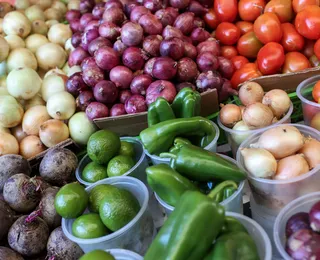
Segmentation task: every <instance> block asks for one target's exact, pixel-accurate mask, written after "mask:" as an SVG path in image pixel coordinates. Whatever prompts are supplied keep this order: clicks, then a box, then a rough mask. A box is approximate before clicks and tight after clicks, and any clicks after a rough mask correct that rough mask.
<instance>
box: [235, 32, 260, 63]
mask: <svg viewBox="0 0 320 260" xmlns="http://www.w3.org/2000/svg"><path fill="white" fill-rule="evenodd" d="M262 46H263V44H262V43H261V42H260V41H259V40H258V38H257V37H256V35H255V34H254V32H248V33H246V34H245V35H242V36H241V37H240V39H239V40H238V43H237V50H238V52H239V54H240V55H242V56H245V57H246V58H256V57H257V54H258V52H259V50H260V49H261V48H262Z"/></svg>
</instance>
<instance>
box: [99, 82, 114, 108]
mask: <svg viewBox="0 0 320 260" xmlns="http://www.w3.org/2000/svg"><path fill="white" fill-rule="evenodd" d="M93 95H94V97H95V99H96V100H97V101H98V102H101V103H104V104H112V103H114V102H115V101H116V99H117V97H118V89H117V87H116V85H115V84H114V83H113V82H112V81H109V80H102V81H100V82H99V83H98V84H97V85H95V86H94V88H93Z"/></svg>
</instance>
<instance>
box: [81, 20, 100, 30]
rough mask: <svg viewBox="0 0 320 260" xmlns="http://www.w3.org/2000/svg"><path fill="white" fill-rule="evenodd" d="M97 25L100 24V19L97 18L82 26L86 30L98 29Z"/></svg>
mask: <svg viewBox="0 0 320 260" xmlns="http://www.w3.org/2000/svg"><path fill="white" fill-rule="evenodd" d="M99 26H100V21H99V20H91V21H90V22H89V23H88V24H87V26H86V28H84V31H85V32H87V31H89V30H91V29H99Z"/></svg>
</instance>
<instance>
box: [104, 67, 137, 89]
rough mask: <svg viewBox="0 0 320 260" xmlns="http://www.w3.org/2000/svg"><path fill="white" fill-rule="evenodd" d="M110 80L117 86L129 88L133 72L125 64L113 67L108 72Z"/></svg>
mask: <svg viewBox="0 0 320 260" xmlns="http://www.w3.org/2000/svg"><path fill="white" fill-rule="evenodd" d="M109 77H110V80H111V81H112V82H113V83H114V84H116V86H117V87H118V88H122V89H125V88H129V87H130V83H131V81H132V79H133V74H132V71H131V70H130V69H128V68H127V67H125V66H117V67H114V68H113V69H112V70H111V71H110V74H109Z"/></svg>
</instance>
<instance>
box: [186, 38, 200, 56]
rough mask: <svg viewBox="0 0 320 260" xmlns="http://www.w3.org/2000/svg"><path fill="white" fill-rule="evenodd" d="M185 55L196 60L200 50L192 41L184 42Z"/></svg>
mask: <svg viewBox="0 0 320 260" xmlns="http://www.w3.org/2000/svg"><path fill="white" fill-rule="evenodd" d="M184 55H185V56H186V57H188V58H190V59H193V60H195V59H196V58H197V55H198V52H197V48H196V47H195V46H193V45H192V44H191V43H188V42H185V43H184Z"/></svg>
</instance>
